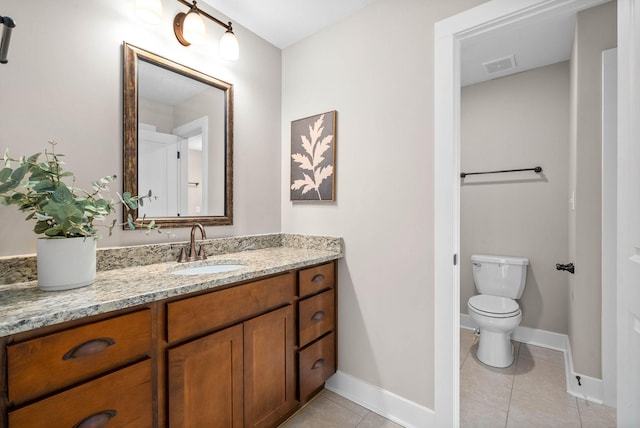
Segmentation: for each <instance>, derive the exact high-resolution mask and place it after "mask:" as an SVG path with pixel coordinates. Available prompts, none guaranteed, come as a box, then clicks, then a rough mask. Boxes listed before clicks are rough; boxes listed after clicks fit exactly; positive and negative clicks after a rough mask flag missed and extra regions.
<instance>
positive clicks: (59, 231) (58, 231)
mask: <svg viewBox="0 0 640 428" xmlns="http://www.w3.org/2000/svg"><path fill="white" fill-rule="evenodd" d="M44 234H45V235H47V236H64V235H65V233H64V228H63V227H62V226H61V225H59V224H56V225H55V226H53V227H50V228H49V229H47V230H46V231H45V232H44Z"/></svg>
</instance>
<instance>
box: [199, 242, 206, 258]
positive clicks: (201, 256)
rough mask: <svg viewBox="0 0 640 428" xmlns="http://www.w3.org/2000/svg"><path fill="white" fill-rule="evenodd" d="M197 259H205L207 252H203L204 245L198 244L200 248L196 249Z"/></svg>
mask: <svg viewBox="0 0 640 428" xmlns="http://www.w3.org/2000/svg"><path fill="white" fill-rule="evenodd" d="M198 259H199V260H207V253H205V252H204V245H200V248H199V249H198Z"/></svg>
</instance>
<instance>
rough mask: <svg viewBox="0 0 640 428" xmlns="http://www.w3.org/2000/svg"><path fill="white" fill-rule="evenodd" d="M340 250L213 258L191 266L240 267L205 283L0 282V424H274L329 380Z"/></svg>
mask: <svg viewBox="0 0 640 428" xmlns="http://www.w3.org/2000/svg"><path fill="white" fill-rule="evenodd" d="M340 242H341V240H340ZM310 246H312V245H310ZM342 253H343V252H342V248H341V246H340V247H339V249H336V248H331V249H313V248H309V246H306V247H305V246H301V247H287V246H280V247H268V248H259V249H255V250H251V251H240V252H234V253H225V254H219V255H214V256H212V257H210V258H209V260H207V261H204V262H200V263H199V264H203V263H204V264H209V265H211V264H228V263H234V264H240V265H243V266H245V267H244V268H242V269H239V270H235V271H232V272H223V273H216V274H205V275H175V274H174V273H175V271H176V270H178V269H180V268H182V267H183V266H180V265H178V264H177V263H175V262H163V263H151V264H148V265H144V266H133V267H125V268H118V269H111V270H106V271H100V272H98V278H97V280H96V283H95V284H93V285H92V286H89V287H86V288H83V289H77V290H71V291H68V292H60V293H46V292H42V291H39V290H38V289H37V285H36V284H35V283H34V282H27V283H18V284H10V285H1V286H0V314H2V317H1V321H0V334H1V335H2V338H1V339H0V342H1V343H0V344H1V348H0V359H1V361H2V370H1V371H0V385H1V386H2V388H1V397H0V406H1V409H2V419H1V420H0V426H3V427H4V426H8V427H10V428H16V427H29V428H32V427H40V426H42V427H51V426H69V427H78V428H81V427H101V426H118V427H165V426H170V427H181V426H185V427H187V426H192V427H195V426H198V427H200V426H202V427H204V426H206V427H274V426H277V425H278V424H280V423H281V422H283V421H284V420H285V419H286V418H287V417H288V416H289V415H291V414H292V413H293V412H295V410H297V409H298V408H299V407H300V406H301V405H302V404H303V403H305V402H306V401H308V400H309V399H310V398H311V397H313V395H314V394H316V393H317V392H318V391H319V390H321V389H322V387H323V385H324V382H325V380H326V379H327V378H328V377H329V376H331V375H332V374H333V373H334V372H335V370H336V327H337V320H336V286H337V282H336V279H337V272H336V269H337V264H336V260H337V259H339V258H340V257H342ZM20 305H21V306H22V307H21V308H20V307H19V306H20ZM20 309H22V310H20Z"/></svg>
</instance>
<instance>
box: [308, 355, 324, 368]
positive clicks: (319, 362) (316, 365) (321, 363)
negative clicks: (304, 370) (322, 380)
mask: <svg viewBox="0 0 640 428" xmlns="http://www.w3.org/2000/svg"><path fill="white" fill-rule="evenodd" d="M322 366H324V358H318V359H317V360H316V361H315V362H314V363H313V365H312V366H311V370H315V369H317V368H320V367H322Z"/></svg>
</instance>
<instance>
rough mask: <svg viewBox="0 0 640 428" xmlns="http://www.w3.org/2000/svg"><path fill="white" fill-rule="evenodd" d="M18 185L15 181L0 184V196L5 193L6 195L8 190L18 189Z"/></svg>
mask: <svg viewBox="0 0 640 428" xmlns="http://www.w3.org/2000/svg"><path fill="white" fill-rule="evenodd" d="M18 184H20V183H18V182H17V181H13V180H10V181H7V182H6V183H2V184H0V195H4V194H5V193H7V192H8V191H9V190H13V189H15V188H16V187H18Z"/></svg>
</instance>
